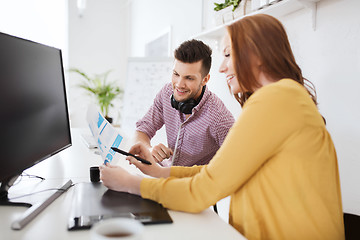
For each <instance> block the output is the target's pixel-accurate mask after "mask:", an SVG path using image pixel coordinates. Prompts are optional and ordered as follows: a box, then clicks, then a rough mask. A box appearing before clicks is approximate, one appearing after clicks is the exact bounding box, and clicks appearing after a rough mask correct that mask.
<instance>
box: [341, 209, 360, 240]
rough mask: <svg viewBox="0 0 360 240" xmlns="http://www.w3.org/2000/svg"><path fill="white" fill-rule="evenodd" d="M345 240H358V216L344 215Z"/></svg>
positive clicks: (359, 225)
mask: <svg viewBox="0 0 360 240" xmlns="http://www.w3.org/2000/svg"><path fill="white" fill-rule="evenodd" d="M344 227H345V239H346V240H353V239H354V240H355V239H357V240H358V239H360V216H357V215H354V214H351V213H344Z"/></svg>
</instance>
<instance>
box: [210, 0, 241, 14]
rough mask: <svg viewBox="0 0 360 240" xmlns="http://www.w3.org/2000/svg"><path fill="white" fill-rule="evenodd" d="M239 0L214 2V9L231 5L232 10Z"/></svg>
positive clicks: (217, 9)
mask: <svg viewBox="0 0 360 240" xmlns="http://www.w3.org/2000/svg"><path fill="white" fill-rule="evenodd" d="M240 2H241V0H225V2H223V3H214V4H215V8H214V10H215V11H220V10H222V9H224V8H226V7H229V6H232V11H233V12H234V11H235V9H236V8H237V7H238V6H239V4H240Z"/></svg>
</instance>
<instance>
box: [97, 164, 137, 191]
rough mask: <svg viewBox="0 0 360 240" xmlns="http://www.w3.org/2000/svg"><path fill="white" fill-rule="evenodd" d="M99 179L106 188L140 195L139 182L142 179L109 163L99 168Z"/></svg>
mask: <svg viewBox="0 0 360 240" xmlns="http://www.w3.org/2000/svg"><path fill="white" fill-rule="evenodd" d="M100 179H101V180H102V181H103V184H104V186H106V187H107V188H109V189H111V190H114V191H119V192H128V193H132V194H137V195H140V182H141V180H142V177H140V176H134V175H131V174H130V173H128V172H127V171H126V170H124V169H123V168H121V167H119V166H112V165H110V164H109V163H107V164H106V165H102V166H100Z"/></svg>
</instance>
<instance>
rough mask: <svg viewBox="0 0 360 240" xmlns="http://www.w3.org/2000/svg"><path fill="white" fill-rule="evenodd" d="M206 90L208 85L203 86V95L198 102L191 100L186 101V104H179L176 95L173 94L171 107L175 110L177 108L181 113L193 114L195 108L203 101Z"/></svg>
mask: <svg viewBox="0 0 360 240" xmlns="http://www.w3.org/2000/svg"><path fill="white" fill-rule="evenodd" d="M205 88H206V85H204V86H203V88H202V91H201V95H200V97H199V99H198V100H195V99H193V98H191V99H188V100H186V101H185V102H178V101H176V100H175V98H174V94H172V95H171V106H172V107H173V108H175V109H176V110H179V111H180V112H181V113H184V114H191V113H192V110H193V108H194V107H196V105H198V104H199V102H200V101H201V99H202V97H203V95H204V92H205Z"/></svg>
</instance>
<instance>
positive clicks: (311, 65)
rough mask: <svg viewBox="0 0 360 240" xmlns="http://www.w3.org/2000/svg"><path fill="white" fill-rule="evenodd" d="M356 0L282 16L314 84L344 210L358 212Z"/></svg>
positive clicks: (328, 0) (328, 1) (327, 2)
mask: <svg viewBox="0 0 360 240" xmlns="http://www.w3.org/2000/svg"><path fill="white" fill-rule="evenodd" d="M359 9H360V1H358V0H338V1H335V0H324V1H321V2H320V3H319V4H318V11H317V27H316V31H313V30H312V28H311V16H310V11H309V10H308V9H305V10H303V11H301V12H298V13H296V14H293V15H294V16H288V17H286V18H285V19H284V23H285V26H286V28H287V31H288V34H289V36H290V41H291V43H292V46H293V49H294V52H295V55H296V57H297V60H298V62H299V64H300V66H301V68H302V69H303V74H304V76H305V77H307V78H308V79H310V80H311V81H313V83H314V84H315V86H316V88H317V92H318V100H319V109H320V112H321V113H322V114H323V115H324V117H325V118H326V120H327V128H328V130H329V132H330V134H331V136H332V138H333V141H334V142H335V147H336V150H337V154H338V162H339V168H340V179H341V188H342V197H343V206H344V211H348V212H355V213H357V214H360V190H359V183H360V174H359V173H360V150H359V147H360V124H359V123H360V107H359V105H360V94H359V91H360V78H359V76H360V47H359V46H360V45H359V43H360V15H359Z"/></svg>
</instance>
